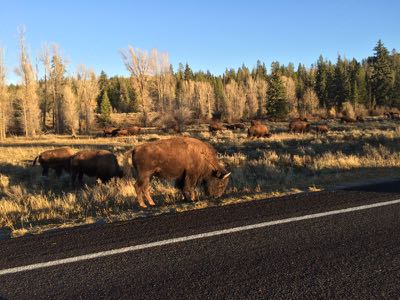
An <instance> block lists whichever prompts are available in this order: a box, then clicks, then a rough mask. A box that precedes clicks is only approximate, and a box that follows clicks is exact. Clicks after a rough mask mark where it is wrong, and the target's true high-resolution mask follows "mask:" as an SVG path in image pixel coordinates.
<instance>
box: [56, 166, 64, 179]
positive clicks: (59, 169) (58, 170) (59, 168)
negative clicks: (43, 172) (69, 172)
mask: <svg viewBox="0 0 400 300" xmlns="http://www.w3.org/2000/svg"><path fill="white" fill-rule="evenodd" d="M55 170H56V176H57V177H60V176H61V174H62V167H58V168H56V169H55Z"/></svg>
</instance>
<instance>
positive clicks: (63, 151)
mask: <svg viewBox="0 0 400 300" xmlns="http://www.w3.org/2000/svg"><path fill="white" fill-rule="evenodd" d="M74 153H75V151H74V150H72V149H71V148H69V147H66V148H58V149H54V150H47V151H44V152H42V153H41V154H39V155H38V156H36V157H35V159H34V160H33V165H32V166H35V165H36V160H38V161H39V163H40V165H41V166H42V169H43V171H42V175H43V176H48V175H49V169H54V170H55V171H56V174H57V176H60V175H61V174H62V171H63V170H65V171H67V172H69V170H70V158H71V156H72V155H73V154H74Z"/></svg>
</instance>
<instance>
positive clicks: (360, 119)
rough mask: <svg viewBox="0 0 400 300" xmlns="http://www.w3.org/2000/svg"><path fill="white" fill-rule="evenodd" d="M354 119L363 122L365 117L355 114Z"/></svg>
mask: <svg viewBox="0 0 400 300" xmlns="http://www.w3.org/2000/svg"><path fill="white" fill-rule="evenodd" d="M356 121H357V122H360V123H364V122H365V119H364V118H363V117H362V116H357V117H356Z"/></svg>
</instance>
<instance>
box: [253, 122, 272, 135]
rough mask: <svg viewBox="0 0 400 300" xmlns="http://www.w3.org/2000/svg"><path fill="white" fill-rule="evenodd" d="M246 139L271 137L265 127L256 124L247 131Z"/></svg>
mask: <svg viewBox="0 0 400 300" xmlns="http://www.w3.org/2000/svg"><path fill="white" fill-rule="evenodd" d="M247 137H248V138H253V137H256V138H262V137H268V138H269V137H271V134H270V133H269V129H268V127H267V126H265V125H262V124H257V125H253V126H251V127H250V128H249V129H248V130H247Z"/></svg>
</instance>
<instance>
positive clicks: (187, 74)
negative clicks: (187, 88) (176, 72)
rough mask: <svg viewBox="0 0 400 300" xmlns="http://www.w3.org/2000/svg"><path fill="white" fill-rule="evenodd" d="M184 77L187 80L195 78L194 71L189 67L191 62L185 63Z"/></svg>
mask: <svg viewBox="0 0 400 300" xmlns="http://www.w3.org/2000/svg"><path fill="white" fill-rule="evenodd" d="M183 76H184V79H185V80H191V79H193V71H192V69H191V68H190V67H189V64H188V63H186V65H185V71H184V73H183Z"/></svg>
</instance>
